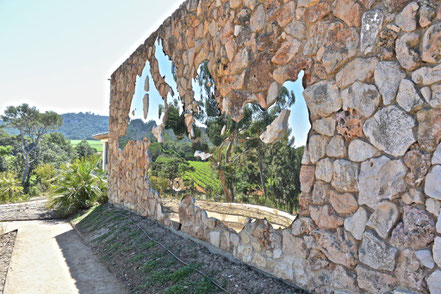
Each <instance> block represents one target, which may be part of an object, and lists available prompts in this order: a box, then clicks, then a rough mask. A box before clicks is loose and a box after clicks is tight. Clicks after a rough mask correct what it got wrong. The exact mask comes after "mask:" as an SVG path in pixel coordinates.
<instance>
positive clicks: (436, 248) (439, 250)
mask: <svg viewBox="0 0 441 294" xmlns="http://www.w3.org/2000/svg"><path fill="white" fill-rule="evenodd" d="M432 250H433V260H434V261H435V263H436V264H437V265H438V266H441V237H435V242H434V243H433V248H432Z"/></svg>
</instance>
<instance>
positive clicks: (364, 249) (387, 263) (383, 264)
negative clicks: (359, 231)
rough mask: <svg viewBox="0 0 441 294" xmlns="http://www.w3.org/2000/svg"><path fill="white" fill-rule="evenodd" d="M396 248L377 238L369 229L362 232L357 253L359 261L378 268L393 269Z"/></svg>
mask: <svg viewBox="0 0 441 294" xmlns="http://www.w3.org/2000/svg"><path fill="white" fill-rule="evenodd" d="M397 253H398V250H397V249H396V248H394V247H391V246H389V245H387V243H385V242H384V241H382V240H380V239H378V238H377V237H376V236H375V235H374V233H372V232H371V231H366V232H364V234H363V240H362V242H361V246H360V249H359V250H358V255H359V257H360V261H361V262H363V263H364V264H367V265H369V266H370V267H372V268H374V269H378V270H385V271H393V270H394V269H395V256H396V255H397Z"/></svg>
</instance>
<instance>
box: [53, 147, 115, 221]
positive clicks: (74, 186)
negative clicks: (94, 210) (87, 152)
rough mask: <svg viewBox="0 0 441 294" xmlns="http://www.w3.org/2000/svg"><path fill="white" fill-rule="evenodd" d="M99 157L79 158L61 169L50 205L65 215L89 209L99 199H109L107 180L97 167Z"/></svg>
mask: <svg viewBox="0 0 441 294" xmlns="http://www.w3.org/2000/svg"><path fill="white" fill-rule="evenodd" d="M98 160H99V157H97V156H92V157H89V158H79V159H76V160H74V162H73V163H72V164H70V165H68V166H66V167H64V168H63V169H62V170H61V173H60V175H59V176H58V178H57V185H56V186H54V190H53V191H54V192H53V196H52V198H51V201H50V206H51V207H55V208H57V209H58V210H59V211H60V212H61V213H62V214H64V215H66V216H67V215H71V214H73V213H75V212H76V211H77V210H79V209H87V208H89V207H91V206H93V205H94V204H95V203H96V202H97V201H105V199H107V196H106V193H107V181H106V178H105V176H104V172H103V171H102V170H101V169H99V168H97V167H96V166H97V162H98Z"/></svg>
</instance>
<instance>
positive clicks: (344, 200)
mask: <svg viewBox="0 0 441 294" xmlns="http://www.w3.org/2000/svg"><path fill="white" fill-rule="evenodd" d="M329 202H330V203H331V205H332V207H333V208H334V209H335V211H337V212H338V213H341V214H347V213H353V212H354V211H356V210H357V208H358V202H357V200H356V199H355V197H354V196H353V195H352V194H350V193H344V194H339V193H337V192H335V191H330V192H329Z"/></svg>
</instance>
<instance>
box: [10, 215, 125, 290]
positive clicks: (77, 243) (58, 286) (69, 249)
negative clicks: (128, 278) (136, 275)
mask: <svg viewBox="0 0 441 294" xmlns="http://www.w3.org/2000/svg"><path fill="white" fill-rule="evenodd" d="M3 226H4V227H5V231H6V232H8V231H12V230H15V229H17V230H18V234H17V238H16V241H15V246H14V249H13V253H12V258H11V262H10V265H9V271H8V275H7V277H6V286H5V290H4V293H5V294H28V293H29V294H31V293H32V294H39V293H44V294H52V293H63V294H71V293H91V294H92V293H103V294H104V293H106V294H107V293H109V294H112V293H115V294H120V293H126V290H125V288H124V286H123V285H122V284H121V283H120V282H119V280H117V279H116V278H115V277H114V276H113V275H112V274H111V273H110V272H109V271H108V270H107V268H106V267H105V266H104V265H103V264H102V263H101V262H100V260H99V259H98V258H97V257H96V256H95V255H94V254H93V252H92V251H91V249H90V248H89V247H87V245H85V244H84V243H83V241H82V240H81V238H80V237H79V235H78V234H77V232H75V231H74V230H73V229H72V226H71V225H70V224H69V222H67V221H60V220H36V221H20V222H6V223H3Z"/></svg>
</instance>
